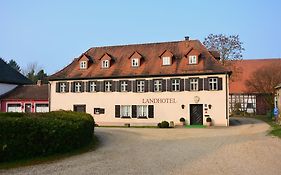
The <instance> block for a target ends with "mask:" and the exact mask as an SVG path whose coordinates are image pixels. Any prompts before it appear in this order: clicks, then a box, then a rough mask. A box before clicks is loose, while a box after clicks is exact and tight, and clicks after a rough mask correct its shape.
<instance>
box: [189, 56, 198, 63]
mask: <svg viewBox="0 0 281 175" xmlns="http://www.w3.org/2000/svg"><path fill="white" fill-rule="evenodd" d="M189 64H197V57H196V56H195V55H191V56H189Z"/></svg>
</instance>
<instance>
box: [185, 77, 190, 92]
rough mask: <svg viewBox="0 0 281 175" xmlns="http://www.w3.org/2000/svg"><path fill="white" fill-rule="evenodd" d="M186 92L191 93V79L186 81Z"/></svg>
mask: <svg viewBox="0 0 281 175" xmlns="http://www.w3.org/2000/svg"><path fill="white" fill-rule="evenodd" d="M185 90H186V91H190V79H189V78H188V79H185Z"/></svg>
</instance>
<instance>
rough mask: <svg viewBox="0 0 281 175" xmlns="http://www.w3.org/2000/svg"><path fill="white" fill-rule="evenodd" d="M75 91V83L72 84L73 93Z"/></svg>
mask: <svg viewBox="0 0 281 175" xmlns="http://www.w3.org/2000/svg"><path fill="white" fill-rule="evenodd" d="M74 91H75V83H74V82H71V92H74Z"/></svg>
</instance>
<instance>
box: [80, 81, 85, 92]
mask: <svg viewBox="0 0 281 175" xmlns="http://www.w3.org/2000/svg"><path fill="white" fill-rule="evenodd" d="M84 90H85V85H84V82H82V81H81V92H84Z"/></svg>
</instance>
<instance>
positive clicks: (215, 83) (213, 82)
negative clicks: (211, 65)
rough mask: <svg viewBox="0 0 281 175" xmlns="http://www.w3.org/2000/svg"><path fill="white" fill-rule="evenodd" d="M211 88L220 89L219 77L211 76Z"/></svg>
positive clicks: (213, 89)
mask: <svg viewBox="0 0 281 175" xmlns="http://www.w3.org/2000/svg"><path fill="white" fill-rule="evenodd" d="M209 90H211V91H216V90H218V78H209Z"/></svg>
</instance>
